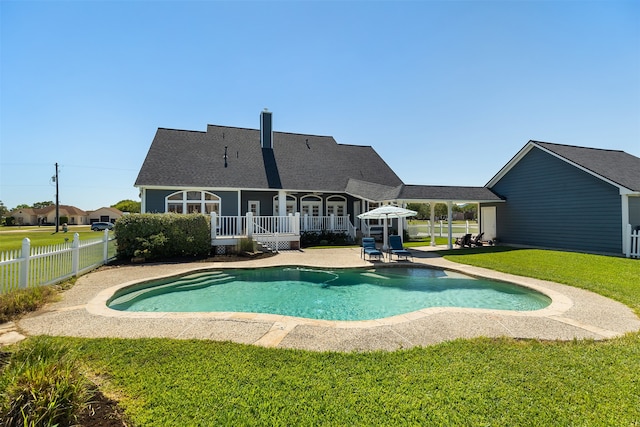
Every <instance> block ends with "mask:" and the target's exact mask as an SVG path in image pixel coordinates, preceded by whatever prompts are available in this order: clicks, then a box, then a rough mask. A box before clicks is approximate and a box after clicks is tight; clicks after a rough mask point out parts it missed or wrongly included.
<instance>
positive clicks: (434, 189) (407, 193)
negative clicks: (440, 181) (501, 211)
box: [398, 185, 502, 202]
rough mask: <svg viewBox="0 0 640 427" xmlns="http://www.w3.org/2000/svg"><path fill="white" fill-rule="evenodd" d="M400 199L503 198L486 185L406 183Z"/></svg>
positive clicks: (494, 199) (455, 199) (469, 199)
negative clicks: (456, 185)
mask: <svg viewBox="0 0 640 427" xmlns="http://www.w3.org/2000/svg"><path fill="white" fill-rule="evenodd" d="M398 199H400V200H434V201H435V200H442V201H449V200H450V201H454V202H473V201H477V202H499V201H501V200H502V199H501V198H500V197H499V196H497V195H496V194H495V193H494V192H493V191H491V190H489V189H488V188H486V187H455V186H444V185H404V186H403V187H402V191H401V192H400V194H399V195H398Z"/></svg>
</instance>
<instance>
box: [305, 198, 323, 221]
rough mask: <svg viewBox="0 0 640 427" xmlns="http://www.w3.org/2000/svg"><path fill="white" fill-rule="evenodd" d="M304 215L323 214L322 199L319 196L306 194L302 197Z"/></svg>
mask: <svg viewBox="0 0 640 427" xmlns="http://www.w3.org/2000/svg"><path fill="white" fill-rule="evenodd" d="M300 205H301V206H300V207H301V209H300V210H301V211H302V215H305V214H306V215H309V216H320V215H322V199H321V198H320V197H318V196H304V197H303V198H302V199H300Z"/></svg>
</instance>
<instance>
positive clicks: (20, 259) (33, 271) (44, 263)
mask: <svg viewBox="0 0 640 427" xmlns="http://www.w3.org/2000/svg"><path fill="white" fill-rule="evenodd" d="M114 257H115V239H113V238H110V237H109V231H108V230H105V232H104V235H103V237H102V238H101V239H93V240H85V241H80V236H79V235H78V233H75V234H74V235H73V240H72V241H71V242H67V243H60V244H56V245H49V246H36V247H32V246H31V240H29V238H27V237H25V238H24V239H23V240H22V249H19V250H12V251H5V252H0V294H2V293H7V292H10V291H13V290H16V289H23V288H27V287H36V286H44V285H52V284H55V283H59V282H62V281H63V280H65V279H68V278H70V277H73V276H79V275H81V274H83V273H86V272H87V271H89V270H92V269H94V268H96V267H99V266H101V265H103V264H106V263H107V262H108V261H109V260H111V259H112V258H114Z"/></svg>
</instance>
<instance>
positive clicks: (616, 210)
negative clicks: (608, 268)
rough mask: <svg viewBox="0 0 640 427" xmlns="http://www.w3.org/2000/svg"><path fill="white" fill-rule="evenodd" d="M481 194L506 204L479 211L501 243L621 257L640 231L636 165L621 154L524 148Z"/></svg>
mask: <svg viewBox="0 0 640 427" xmlns="http://www.w3.org/2000/svg"><path fill="white" fill-rule="evenodd" d="M486 187H487V188H488V189H490V190H491V191H493V192H494V193H496V194H497V195H499V196H500V197H502V198H503V199H504V200H505V202H504V203H497V204H492V203H483V204H481V213H485V214H487V213H488V212H489V211H491V210H493V211H495V212H496V215H495V217H496V225H497V234H496V236H497V238H498V239H499V241H500V242H504V243H510V244H518V245H526V246H535V247H546V248H559V249H570V250H578V251H588V252H603V253H611V254H621V253H625V252H626V249H627V245H629V244H630V242H631V238H630V236H629V234H628V229H629V225H631V227H633V228H635V227H636V226H640V158H638V157H635V156H632V155H631V154H628V153H625V152H624V151H617V150H602V149H595V148H585V147H575V146H570V145H560V144H552V143H548V142H539V141H529V142H528V143H527V144H526V145H525V146H524V148H522V149H521V150H520V151H519V152H518V153H517V154H516V156H515V157H513V159H511V160H510V161H509V162H508V163H507V164H506V165H505V166H504V167H503V168H502V169H501V170H500V171H499V172H498V173H497V174H496V175H495V176H494V177H493V178H492V179H491V180H490V181H489V182H488V183H487V185H486ZM623 236H624V237H623Z"/></svg>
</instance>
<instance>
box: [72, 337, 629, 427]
mask: <svg viewBox="0 0 640 427" xmlns="http://www.w3.org/2000/svg"><path fill="white" fill-rule="evenodd" d="M61 340H62V341H64V343H66V344H67V345H70V346H71V348H72V351H74V352H77V353H78V354H80V357H81V358H82V359H83V360H84V361H85V363H86V364H87V366H88V367H90V369H91V370H92V371H93V372H94V373H95V374H97V375H101V376H102V377H103V378H104V379H106V380H108V386H105V387H104V390H105V392H106V393H107V394H111V395H114V396H118V398H119V401H120V405H121V406H122V407H123V408H124V409H125V412H126V414H127V415H128V417H129V418H130V420H131V421H132V424H133V425H135V426H175V425H189V426H205V425H248V426H254V425H309V426H311V425H363V426H364V425H379V426H390V425H441V426H450V425H491V426H531V425H541V426H569V425H580V426H613V425H615V426H630V425H637V423H638V422H640V405H638V403H639V402H640V400H639V399H640V382H639V381H638V375H639V374H638V373H639V372H640V357H639V356H640V337H639V336H638V335H637V334H635V335H629V336H627V337H624V338H619V339H614V340H611V341H607V342H603V343H596V342H592V341H586V342H568V343H555V342H537V341H515V340H511V339H482V338H481V339H473V340H456V341H453V342H448V343H443V344H439V345H434V346H431V347H427V348H414V349H411V350H404V351H396V352H392V353H389V352H372V353H333V352H332V353H314V352H308V351H296V350H276V349H266V348H260V347H254V346H247V345H241V344H233V343H228V342H226V343H220V342H211V341H178V340H167V339H139V340H123V339H99V340H98V339H80V338H66V339H61Z"/></svg>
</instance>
